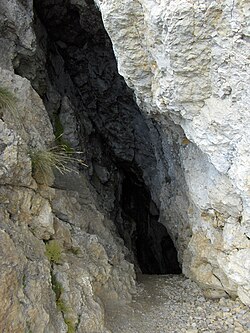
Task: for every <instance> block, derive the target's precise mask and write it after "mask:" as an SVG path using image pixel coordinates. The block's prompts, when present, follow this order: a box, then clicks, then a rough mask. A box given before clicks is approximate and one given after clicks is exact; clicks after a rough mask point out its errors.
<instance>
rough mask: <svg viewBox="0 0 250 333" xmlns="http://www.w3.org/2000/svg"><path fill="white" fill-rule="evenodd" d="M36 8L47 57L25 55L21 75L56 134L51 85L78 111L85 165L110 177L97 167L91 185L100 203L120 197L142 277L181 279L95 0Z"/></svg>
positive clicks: (118, 207) (131, 104) (151, 167)
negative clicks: (30, 85) (176, 276)
mask: <svg viewBox="0 0 250 333" xmlns="http://www.w3.org/2000/svg"><path fill="white" fill-rule="evenodd" d="M34 7H35V10H36V15H37V17H36V20H35V23H34V25H35V29H36V32H37V36H38V38H37V39H38V43H39V45H40V49H41V50H42V52H40V53H39V52H38V53H37V54H36V55H35V56H34V57H33V58H27V57H26V58H25V56H20V59H19V62H18V66H17V67H16V73H17V74H20V75H22V76H26V77H28V79H30V80H31V82H32V83H33V87H34V88H35V89H36V90H37V92H38V93H39V94H40V96H41V97H42V98H43V100H44V104H45V106H46V108H47V110H48V113H49V115H50V117H51V121H52V123H53V125H54V127H55V119H57V117H59V116H60V106H59V107H58V106H55V104H56V103H54V104H53V103H52V102H51V93H50V94H49V93H48V91H47V88H46V87H47V86H48V82H49V84H50V86H52V87H53V89H54V90H55V91H56V92H57V94H59V95H60V96H61V98H62V99H63V97H64V96H65V95H67V97H68V98H69V99H70V101H71V103H72V105H74V107H75V113H76V118H77V119H78V135H79V137H80V142H82V143H83V144H84V146H85V147H87V149H86V154H87V158H88V163H89V164H91V165H98V166H100V165H101V167H102V168H103V169H104V168H105V170H108V172H107V173H108V174H111V176H110V178H109V179H107V180H105V179H104V180H103V179H100V176H99V175H98V174H96V173H95V170H96V169H97V168H94V167H93V172H92V174H91V175H90V180H92V182H93V184H94V186H95V187H96V188H97V189H98V192H99V193H100V196H103V197H107V193H110V192H113V194H115V197H116V200H115V204H114V205H113V207H112V208H110V211H109V213H110V216H113V217H114V218H113V219H114V221H115V223H116V226H117V230H118V232H119V234H120V236H121V237H122V238H123V239H124V242H125V245H126V246H127V247H128V248H129V250H131V251H133V253H134V258H135V263H136V264H137V265H138V266H139V267H140V270H141V272H142V273H145V274H179V273H181V269H180V267H179V263H178V260H177V251H176V249H175V246H174V243H173V241H172V239H171V238H170V236H169V234H168V232H167V229H166V228H165V227H164V226H163V225H162V224H161V223H159V222H158V218H159V214H160V212H159V209H158V208H157V206H156V204H155V203H154V202H153V200H152V198H151V193H150V189H149V186H146V184H145V180H144V178H145V177H144V176H142V175H147V177H148V178H150V175H151V174H153V173H154V172H155V168H156V158H155V154H154V148H153V146H152V144H151V143H150V142H149V141H148V140H149V138H150V135H149V129H148V126H147V123H146V121H145V117H144V115H143V114H142V112H141V111H140V110H139V108H138V106H137V105H136V102H135V100H134V96H133V93H132V91H131V90H130V89H129V88H128V87H127V85H126V83H125V81H124V79H123V78H122V77H121V76H120V75H119V74H118V70H117V64H116V59H115V56H114V53H113V49H112V43H111V41H110V39H109V37H108V35H107V33H106V31H105V28H104V26H103V23H102V19H101V15H100V13H99V11H98V9H97V8H96V6H95V4H94V3H93V1H92V0H88V1H86V3H85V4H84V5H83V6H82V7H81V6H79V5H73V4H71V3H70V1H67V0H57V1H53V0H44V1H40V0H35V1H34ZM42 27H43V28H42ZM43 31H46V34H47V36H44V33H43ZM41 54H42V56H41ZM43 55H45V59H42V57H43ZM32 63H33V65H31V64H32ZM39 63H40V65H39ZM32 66H33V67H34V68H35V69H33V74H32V73H31V72H32V70H31V68H32ZM44 69H45V70H44ZM44 72H46V73H45V74H44ZM99 169H100V167H99ZM135 170H136V171H135ZM98 177H99V178H98ZM111 206H112V205H111ZM118 212H119V214H118ZM117 215H119V216H120V217H121V218H120V219H119V220H116V218H115V216H117Z"/></svg>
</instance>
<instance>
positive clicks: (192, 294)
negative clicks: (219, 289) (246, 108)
mask: <svg viewBox="0 0 250 333" xmlns="http://www.w3.org/2000/svg"><path fill="white" fill-rule="evenodd" d="M139 281H140V284H139V291H138V293H137V295H136V296H135V297H134V299H133V302H132V303H131V305H130V306H122V305H121V304H112V306H110V308H109V309H108V316H107V318H109V329H110V330H111V331H112V332H114V333H182V332H183V333H184V332H185V333H201V332H202V333H240V332H242V333H243V332H244V333H249V332H250V311H249V308H248V307H247V306H245V305H243V304H242V303H241V302H240V301H239V300H238V299H236V300H234V301H233V300H231V299H225V298H222V299H220V300H207V299H205V298H204V297H203V295H202V292H201V291H200V289H199V288H198V287H197V285H196V284H195V283H193V282H191V281H190V280H188V279H186V278H185V277H184V276H181V275H168V276H153V275H151V276H147V275H144V276H142V277H141V278H140V279H139Z"/></svg>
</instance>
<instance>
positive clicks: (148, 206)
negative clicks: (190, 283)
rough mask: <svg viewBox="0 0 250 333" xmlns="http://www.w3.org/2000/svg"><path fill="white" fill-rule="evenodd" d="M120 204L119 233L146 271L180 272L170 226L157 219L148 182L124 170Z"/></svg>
mask: <svg viewBox="0 0 250 333" xmlns="http://www.w3.org/2000/svg"><path fill="white" fill-rule="evenodd" d="M120 206H121V209H122V220H123V225H122V227H120V228H119V227H118V229H120V230H119V231H120V235H121V236H122V237H123V239H124V241H125V244H126V245H127V246H128V247H129V249H130V250H132V251H133V253H134V256H135V261H136V262H137V264H138V266H139V268H140V270H141V272H142V273H143V274H180V273H181V269H180V266H179V263H178V259H177V251H176V248H175V246H174V243H173V241H172V239H171V237H170V236H169V234H168V232H167V229H166V228H165V227H164V225H163V224H161V223H159V222H158V219H159V210H158V208H157V207H156V205H155V203H154V202H153V201H152V199H151V195H150V192H149V191H148V189H147V187H146V186H145V184H144V183H143V182H142V181H140V180H138V178H136V176H135V175H134V174H133V173H131V172H126V171H125V172H124V175H123V180H122V186H121V197H120Z"/></svg>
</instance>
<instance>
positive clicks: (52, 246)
mask: <svg viewBox="0 0 250 333" xmlns="http://www.w3.org/2000/svg"><path fill="white" fill-rule="evenodd" d="M45 247H46V251H45V254H46V256H47V258H48V259H49V261H51V262H53V263H55V264H59V263H60V262H61V259H62V248H61V245H60V244H59V243H58V242H57V241H56V240H51V241H49V242H48V243H46V245H45Z"/></svg>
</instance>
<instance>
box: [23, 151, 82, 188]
mask: <svg viewBox="0 0 250 333" xmlns="http://www.w3.org/2000/svg"><path fill="white" fill-rule="evenodd" d="M75 154H81V152H75V151H69V150H68V147H66V146H64V145H60V146H55V147H52V148H47V149H46V148H45V149H38V150H32V151H30V153H29V155H30V158H31V162H32V170H33V176H34V178H35V179H36V180H37V182H38V183H42V184H49V183H50V182H51V181H52V179H53V169H56V170H58V171H59V172H60V173H61V174H65V173H67V172H77V171H76V170H75V169H74V168H73V167H72V166H71V165H70V164H72V163H74V162H77V163H80V164H81V165H83V166H87V165H86V164H85V163H84V162H83V160H82V159H79V158H76V157H74V155H75Z"/></svg>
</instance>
